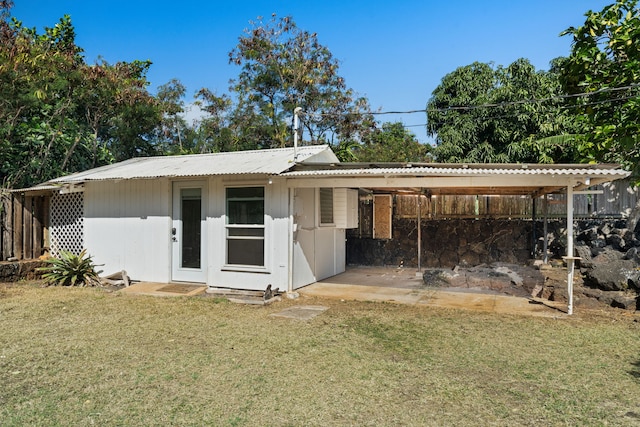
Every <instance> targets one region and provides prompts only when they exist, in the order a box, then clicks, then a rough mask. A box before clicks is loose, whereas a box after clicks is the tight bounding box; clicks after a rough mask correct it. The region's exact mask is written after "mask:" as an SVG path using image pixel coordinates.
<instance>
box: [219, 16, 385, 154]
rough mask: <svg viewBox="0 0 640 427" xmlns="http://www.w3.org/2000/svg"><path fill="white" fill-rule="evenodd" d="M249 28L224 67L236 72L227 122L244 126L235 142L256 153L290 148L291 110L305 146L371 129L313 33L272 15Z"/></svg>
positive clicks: (360, 103) (364, 106) (362, 103)
mask: <svg viewBox="0 0 640 427" xmlns="http://www.w3.org/2000/svg"><path fill="white" fill-rule="evenodd" d="M252 24H253V27H252V28H250V29H248V30H245V34H244V35H243V36H241V37H240V38H239V43H238V45H237V46H236V47H235V48H234V49H233V50H232V51H231V52H230V54H229V61H230V63H232V64H236V65H238V66H240V67H242V70H241V72H240V74H239V76H238V78H237V79H235V80H234V81H232V91H233V92H234V93H235V94H236V97H237V99H238V104H237V106H236V109H235V112H234V114H233V115H232V118H231V120H232V122H234V123H236V124H237V125H238V126H237V128H241V126H239V125H240V124H241V123H242V121H243V120H247V119H248V120H249V123H247V125H249V126H248V127H247V126H244V127H242V128H244V129H246V130H248V133H247V134H246V135H240V138H241V139H243V140H245V141H247V142H249V141H250V139H252V140H253V141H255V142H254V143H255V144H256V145H257V146H259V147H270V146H281V147H282V146H286V145H290V144H291V131H290V129H291V125H292V116H293V110H294V109H295V108H296V107H301V108H302V110H303V112H304V115H303V117H302V120H301V124H302V128H301V136H302V137H301V140H302V139H305V140H307V141H309V142H311V143H320V142H329V143H337V142H336V141H338V140H341V139H353V138H358V137H359V136H360V134H361V133H365V132H366V131H367V130H369V129H370V128H371V127H372V125H373V120H370V117H367V115H366V114H362V113H366V112H367V111H368V109H369V107H368V103H367V102H366V100H365V99H363V98H356V97H355V95H354V92H353V91H352V90H351V89H348V88H347V87H346V84H345V81H344V79H343V78H342V77H341V76H340V75H339V74H338V68H339V65H338V61H337V60H336V59H335V58H334V57H333V55H332V54H331V52H330V51H329V49H328V48H327V47H325V46H323V45H321V44H320V42H319V41H318V37H317V35H316V34H315V33H309V32H307V31H303V30H301V29H299V28H298V27H297V25H296V24H295V23H294V21H293V19H292V18H291V17H284V18H280V19H277V18H276V15H275V14H274V15H272V19H271V21H269V22H266V23H265V22H263V21H262V20H260V19H259V20H258V21H257V22H252ZM348 113H352V114H348Z"/></svg>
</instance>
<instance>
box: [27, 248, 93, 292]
mask: <svg viewBox="0 0 640 427" xmlns="http://www.w3.org/2000/svg"><path fill="white" fill-rule="evenodd" d="M46 262H47V263H49V264H50V265H48V266H47V267H41V268H39V269H38V270H40V271H43V272H45V273H44V274H43V275H42V278H43V279H45V280H46V283H47V285H53V286H58V285H59V286H98V285H100V278H99V277H98V275H99V274H100V273H102V270H100V271H96V269H95V267H96V265H95V264H93V262H92V260H91V256H87V250H86V249H83V250H82V252H80V254H78V255H75V254H72V253H71V252H67V251H61V252H60V258H51V259H48V260H47V261H46Z"/></svg>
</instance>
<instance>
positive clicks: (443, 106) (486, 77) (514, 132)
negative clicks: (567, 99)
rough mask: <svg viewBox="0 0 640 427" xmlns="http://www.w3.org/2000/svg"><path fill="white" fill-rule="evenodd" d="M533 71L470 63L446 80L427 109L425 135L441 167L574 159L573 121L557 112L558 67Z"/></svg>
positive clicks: (520, 65)
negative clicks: (432, 141)
mask: <svg viewBox="0 0 640 427" xmlns="http://www.w3.org/2000/svg"><path fill="white" fill-rule="evenodd" d="M560 62H561V60H556V61H554V62H553V63H552V67H551V70H550V71H537V70H536V69H535V67H533V65H531V63H530V62H529V61H528V60H526V59H518V60H517V61H515V62H513V63H512V64H510V65H509V66H507V67H503V66H498V67H496V68H494V67H492V65H491V64H486V63H480V62H474V63H473V64H470V65H467V66H464V67H460V68H458V69H456V70H455V71H454V72H452V73H450V74H447V75H446V76H445V77H444V78H443V79H442V82H441V83H440V85H438V87H437V88H436V89H435V90H434V91H433V93H432V96H431V98H430V100H429V102H428V104H427V121H428V124H427V132H428V134H429V135H430V136H433V137H435V139H436V143H437V147H436V149H435V155H436V157H437V158H438V159H439V160H440V161H445V162H480V163H491V162H493V163H503V162H546V163H551V162H559V161H570V160H572V158H573V154H574V152H573V150H571V148H570V147H571V142H572V139H573V135H574V133H575V125H574V122H573V120H572V119H571V117H570V116H568V115H567V114H564V113H563V112H562V110H561V109H560V108H559V107H560V102H561V98H559V96H560V95H562V90H561V87H560V84H559V77H558V72H557V64H558V63H560Z"/></svg>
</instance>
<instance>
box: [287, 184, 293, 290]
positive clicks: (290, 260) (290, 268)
mask: <svg viewBox="0 0 640 427" xmlns="http://www.w3.org/2000/svg"><path fill="white" fill-rule="evenodd" d="M287 187H288V186H287ZM288 189H289V233H288V234H289V254H288V261H287V264H289V266H288V268H287V293H288V294H289V295H293V250H294V241H293V235H294V224H293V221H294V219H295V215H294V212H293V208H294V206H293V205H294V202H295V198H294V191H295V189H293V188H291V187H289V188H288Z"/></svg>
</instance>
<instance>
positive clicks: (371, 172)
mask: <svg viewBox="0 0 640 427" xmlns="http://www.w3.org/2000/svg"><path fill="white" fill-rule="evenodd" d="M340 166H344V164H343V165H340ZM629 174H630V172H627V171H625V170H623V169H620V168H619V167H616V165H549V166H546V165H513V164H505V165H491V166H490V167H483V165H477V164H476V165H473V167H469V166H468V165H467V166H463V167H460V166H452V165H441V166H438V167H435V166H428V167H421V166H418V167H411V166H406V167H392V168H384V167H375V168H353V169H348V168H347V169H342V168H341V167H336V168H330V169H309V170H296V171H291V172H285V173H283V174H282V176H285V177H289V178H295V177H349V176H362V177H365V176H469V175H473V176H483V175H485V176H486V175H575V176H587V175H588V176H609V177H615V178H616V179H617V178H624V177H627V176H629Z"/></svg>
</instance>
